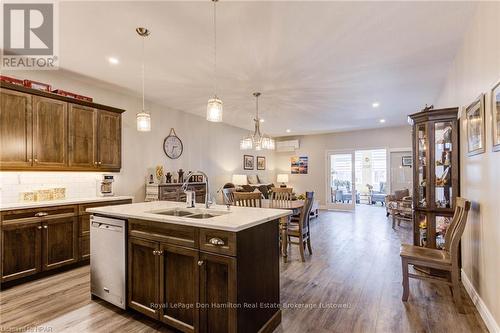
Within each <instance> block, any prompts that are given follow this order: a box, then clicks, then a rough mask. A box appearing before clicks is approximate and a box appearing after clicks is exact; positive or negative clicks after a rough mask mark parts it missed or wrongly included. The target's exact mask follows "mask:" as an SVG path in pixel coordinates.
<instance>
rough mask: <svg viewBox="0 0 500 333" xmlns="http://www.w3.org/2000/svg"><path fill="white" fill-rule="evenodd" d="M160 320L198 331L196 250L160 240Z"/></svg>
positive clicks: (186, 329)
mask: <svg viewBox="0 0 500 333" xmlns="http://www.w3.org/2000/svg"><path fill="white" fill-rule="evenodd" d="M159 257H160V303H161V304H162V307H161V310H160V320H161V321H163V322H164V323H166V324H168V325H170V326H172V327H175V328H177V329H178V330H181V331H183V332H199V330H198V327H199V315H198V309H197V306H198V303H199V301H198V295H199V280H200V279H199V267H200V266H199V265H201V264H202V262H200V261H199V260H198V250H197V249H188V248H185V247H181V246H175V245H168V244H164V243H161V244H160V252H159Z"/></svg>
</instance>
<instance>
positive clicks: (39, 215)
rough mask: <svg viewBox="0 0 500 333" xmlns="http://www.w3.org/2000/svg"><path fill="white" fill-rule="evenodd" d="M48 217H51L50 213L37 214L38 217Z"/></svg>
mask: <svg viewBox="0 0 500 333" xmlns="http://www.w3.org/2000/svg"><path fill="white" fill-rule="evenodd" d="M47 215H49V213H45V212H40V213H36V214H35V216H36V217H44V216H47Z"/></svg>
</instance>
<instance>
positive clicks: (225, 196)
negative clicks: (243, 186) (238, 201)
mask: <svg viewBox="0 0 500 333" xmlns="http://www.w3.org/2000/svg"><path fill="white" fill-rule="evenodd" d="M235 191H236V189H235V188H223V189H222V201H223V202H224V205H233V204H234V193H235Z"/></svg>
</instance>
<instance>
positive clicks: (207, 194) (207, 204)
mask: <svg viewBox="0 0 500 333" xmlns="http://www.w3.org/2000/svg"><path fill="white" fill-rule="evenodd" d="M196 174H198V175H202V176H203V177H204V178H205V208H207V209H208V208H210V205H211V204H212V202H211V201H210V186H209V185H208V176H207V174H206V173H204V172H203V171H192V172H190V173H188V175H187V176H186V181H185V182H184V183H182V187H181V189H182V191H184V192H186V191H187V187H188V182H189V178H191V176H192V175H196Z"/></svg>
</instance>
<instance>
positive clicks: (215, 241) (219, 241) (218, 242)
mask: <svg viewBox="0 0 500 333" xmlns="http://www.w3.org/2000/svg"><path fill="white" fill-rule="evenodd" d="M208 242H209V243H210V244H212V245H215V246H222V245H224V244H225V243H224V241H223V240H222V239H220V238H218V237H214V238H210V239H209V240H208Z"/></svg>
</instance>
